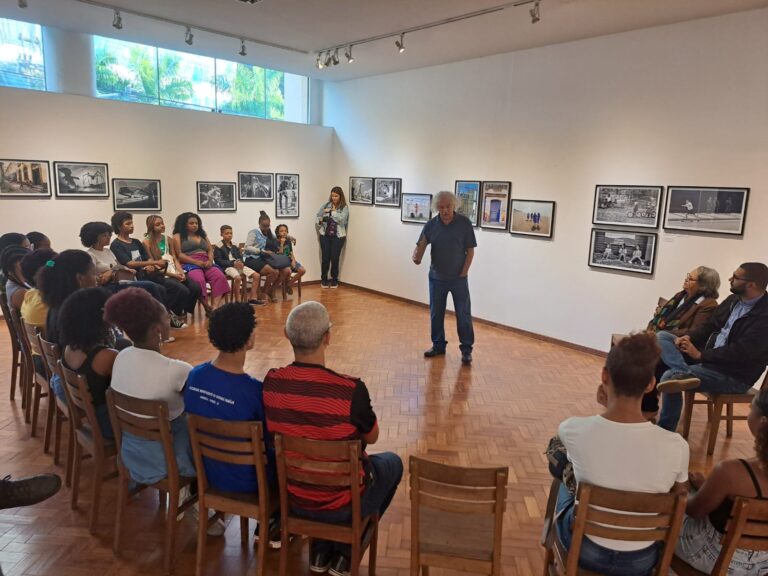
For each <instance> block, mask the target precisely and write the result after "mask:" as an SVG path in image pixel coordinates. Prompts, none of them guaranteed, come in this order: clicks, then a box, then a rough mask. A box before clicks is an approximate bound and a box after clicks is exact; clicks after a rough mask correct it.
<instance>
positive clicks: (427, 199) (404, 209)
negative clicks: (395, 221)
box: [400, 194, 432, 224]
mask: <svg viewBox="0 0 768 576" xmlns="http://www.w3.org/2000/svg"><path fill="white" fill-rule="evenodd" d="M402 198H403V202H402V206H401V207H400V222H413V223H414V224H426V223H427V222H429V221H430V219H431V218H432V194H403V195H402Z"/></svg>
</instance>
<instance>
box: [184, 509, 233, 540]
mask: <svg viewBox="0 0 768 576" xmlns="http://www.w3.org/2000/svg"><path fill="white" fill-rule="evenodd" d="M215 514H216V511H215V510H208V518H209V519H210V518H212V517H213V516H214V515H215ZM192 515H193V516H194V517H195V519H196V520H197V521H198V522H200V505H199V504H198V503H197V502H195V503H194V504H193V505H192ZM226 531H227V525H226V524H225V523H224V520H223V519H222V518H218V519H217V520H216V522H214V523H213V524H211V525H210V526H208V530H207V532H208V536H215V537H218V536H224V532H226Z"/></svg>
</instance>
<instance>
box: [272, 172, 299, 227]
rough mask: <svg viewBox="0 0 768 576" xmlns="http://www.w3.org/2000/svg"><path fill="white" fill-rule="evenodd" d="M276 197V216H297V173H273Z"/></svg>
mask: <svg viewBox="0 0 768 576" xmlns="http://www.w3.org/2000/svg"><path fill="white" fill-rule="evenodd" d="M275 185H276V186H277V198H276V199H275V217H276V218H298V217H299V175H298V174H275Z"/></svg>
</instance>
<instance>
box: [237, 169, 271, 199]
mask: <svg viewBox="0 0 768 576" xmlns="http://www.w3.org/2000/svg"><path fill="white" fill-rule="evenodd" d="M237 191H238V200H240V201H241V202H271V201H272V200H274V199H275V175H274V174H273V173H272V172H238V173H237Z"/></svg>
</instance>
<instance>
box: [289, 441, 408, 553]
mask: <svg viewBox="0 0 768 576" xmlns="http://www.w3.org/2000/svg"><path fill="white" fill-rule="evenodd" d="M367 470H368V471H369V472H371V480H370V482H369V484H368V486H367V487H366V489H365V492H363V494H362V495H361V496H360V513H361V514H362V516H363V517H366V516H370V515H371V514H374V513H378V514H379V517H381V516H383V515H384V512H386V510H387V508H389V504H390V503H391V502H392V498H394V496H395V493H396V492H397V486H398V485H399V484H400V480H401V479H402V477H403V461H402V460H401V459H400V456H398V455H397V454H394V453H393V452H382V453H381V454H374V455H372V456H369V457H368V467H367ZM292 512H293V513H294V514H296V515H297V516H301V517H302V518H307V519H308V520H317V521H319V522H330V523H333V524H348V523H349V522H351V521H352V509H351V506H347V507H345V508H343V509H341V510H327V511H326V510H323V511H309V510H298V509H293V510H292ZM334 552H336V553H337V554H342V555H344V556H346V557H347V558H349V557H350V556H351V554H352V549H351V546H350V545H349V544H342V543H340V542H330V541H327V540H318V539H315V540H314V541H313V542H312V550H311V555H310V560H312V559H314V557H315V555H316V554H328V555H331V554H333V553H334Z"/></svg>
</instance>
